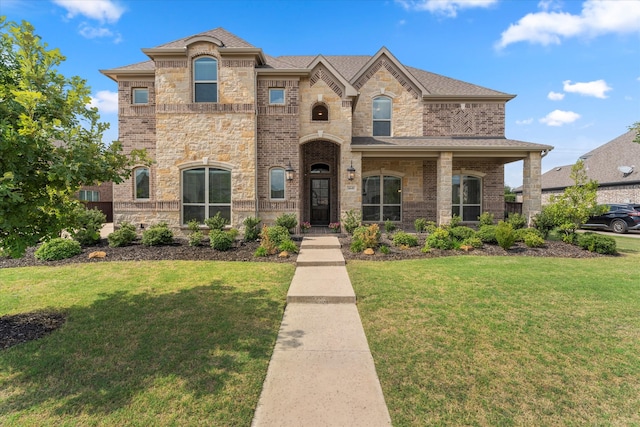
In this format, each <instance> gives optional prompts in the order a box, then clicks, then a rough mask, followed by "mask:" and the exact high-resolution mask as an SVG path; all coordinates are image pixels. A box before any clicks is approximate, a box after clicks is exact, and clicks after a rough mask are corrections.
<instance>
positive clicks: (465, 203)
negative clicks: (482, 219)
mask: <svg viewBox="0 0 640 427" xmlns="http://www.w3.org/2000/svg"><path fill="white" fill-rule="evenodd" d="M451 184H452V187H451V214H452V215H457V216H459V217H460V218H462V220H463V221H478V217H479V216H480V213H481V212H482V179H481V178H479V177H477V176H471V175H453V177H452V183H451Z"/></svg>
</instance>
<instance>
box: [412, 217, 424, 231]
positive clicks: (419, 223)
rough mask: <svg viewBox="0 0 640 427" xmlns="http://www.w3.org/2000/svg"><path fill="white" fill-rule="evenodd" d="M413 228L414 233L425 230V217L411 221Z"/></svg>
mask: <svg viewBox="0 0 640 427" xmlns="http://www.w3.org/2000/svg"><path fill="white" fill-rule="evenodd" d="M413 228H415V229H416V233H422V232H424V231H426V230H427V220H426V219H425V218H418V219H416V220H415V221H413Z"/></svg>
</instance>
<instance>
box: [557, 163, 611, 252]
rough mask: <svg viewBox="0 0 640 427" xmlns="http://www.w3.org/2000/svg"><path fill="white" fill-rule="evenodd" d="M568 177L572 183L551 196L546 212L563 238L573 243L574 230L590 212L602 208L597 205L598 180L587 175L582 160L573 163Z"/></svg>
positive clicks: (598, 210) (587, 217)
mask: <svg viewBox="0 0 640 427" xmlns="http://www.w3.org/2000/svg"><path fill="white" fill-rule="evenodd" d="M570 177H571V179H572V180H573V182H574V185H572V186H571V187H567V188H565V190H564V193H562V194H561V195H557V196H556V195H553V196H551V197H550V199H549V200H550V202H551V204H550V205H549V206H548V207H547V212H548V213H549V214H550V215H551V217H552V218H553V220H554V223H555V225H556V227H557V228H558V229H559V230H560V231H561V232H562V233H563V234H564V237H563V240H564V241H565V242H569V243H573V242H574V240H575V232H576V230H577V229H578V228H580V226H581V225H582V224H584V223H585V222H586V221H587V219H589V217H590V216H591V215H592V214H594V213H602V208H601V207H600V208H599V207H598V205H597V190H598V182H597V181H594V180H592V179H589V178H588V177H587V172H586V170H585V167H584V162H583V161H582V160H579V161H578V162H577V163H576V164H575V165H573V167H572V168H571V175H570Z"/></svg>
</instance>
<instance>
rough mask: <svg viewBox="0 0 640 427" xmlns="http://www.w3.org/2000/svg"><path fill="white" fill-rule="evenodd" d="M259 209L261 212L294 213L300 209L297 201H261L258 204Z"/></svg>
mask: <svg viewBox="0 0 640 427" xmlns="http://www.w3.org/2000/svg"><path fill="white" fill-rule="evenodd" d="M258 208H259V209H258V211H259V212H281V211H294V210H297V209H298V202H296V201H295V200H285V201H283V202H272V201H270V200H260V201H259V202H258Z"/></svg>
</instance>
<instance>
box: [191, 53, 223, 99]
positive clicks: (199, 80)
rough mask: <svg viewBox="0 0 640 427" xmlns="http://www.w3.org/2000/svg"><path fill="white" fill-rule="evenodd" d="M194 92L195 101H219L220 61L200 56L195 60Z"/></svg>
mask: <svg viewBox="0 0 640 427" xmlns="http://www.w3.org/2000/svg"><path fill="white" fill-rule="evenodd" d="M193 84H194V88H193V93H194V97H193V98H194V100H195V102H218V61H217V60H216V59H215V58H209V57H205V58H199V59H196V60H195V61H194V62H193Z"/></svg>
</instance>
